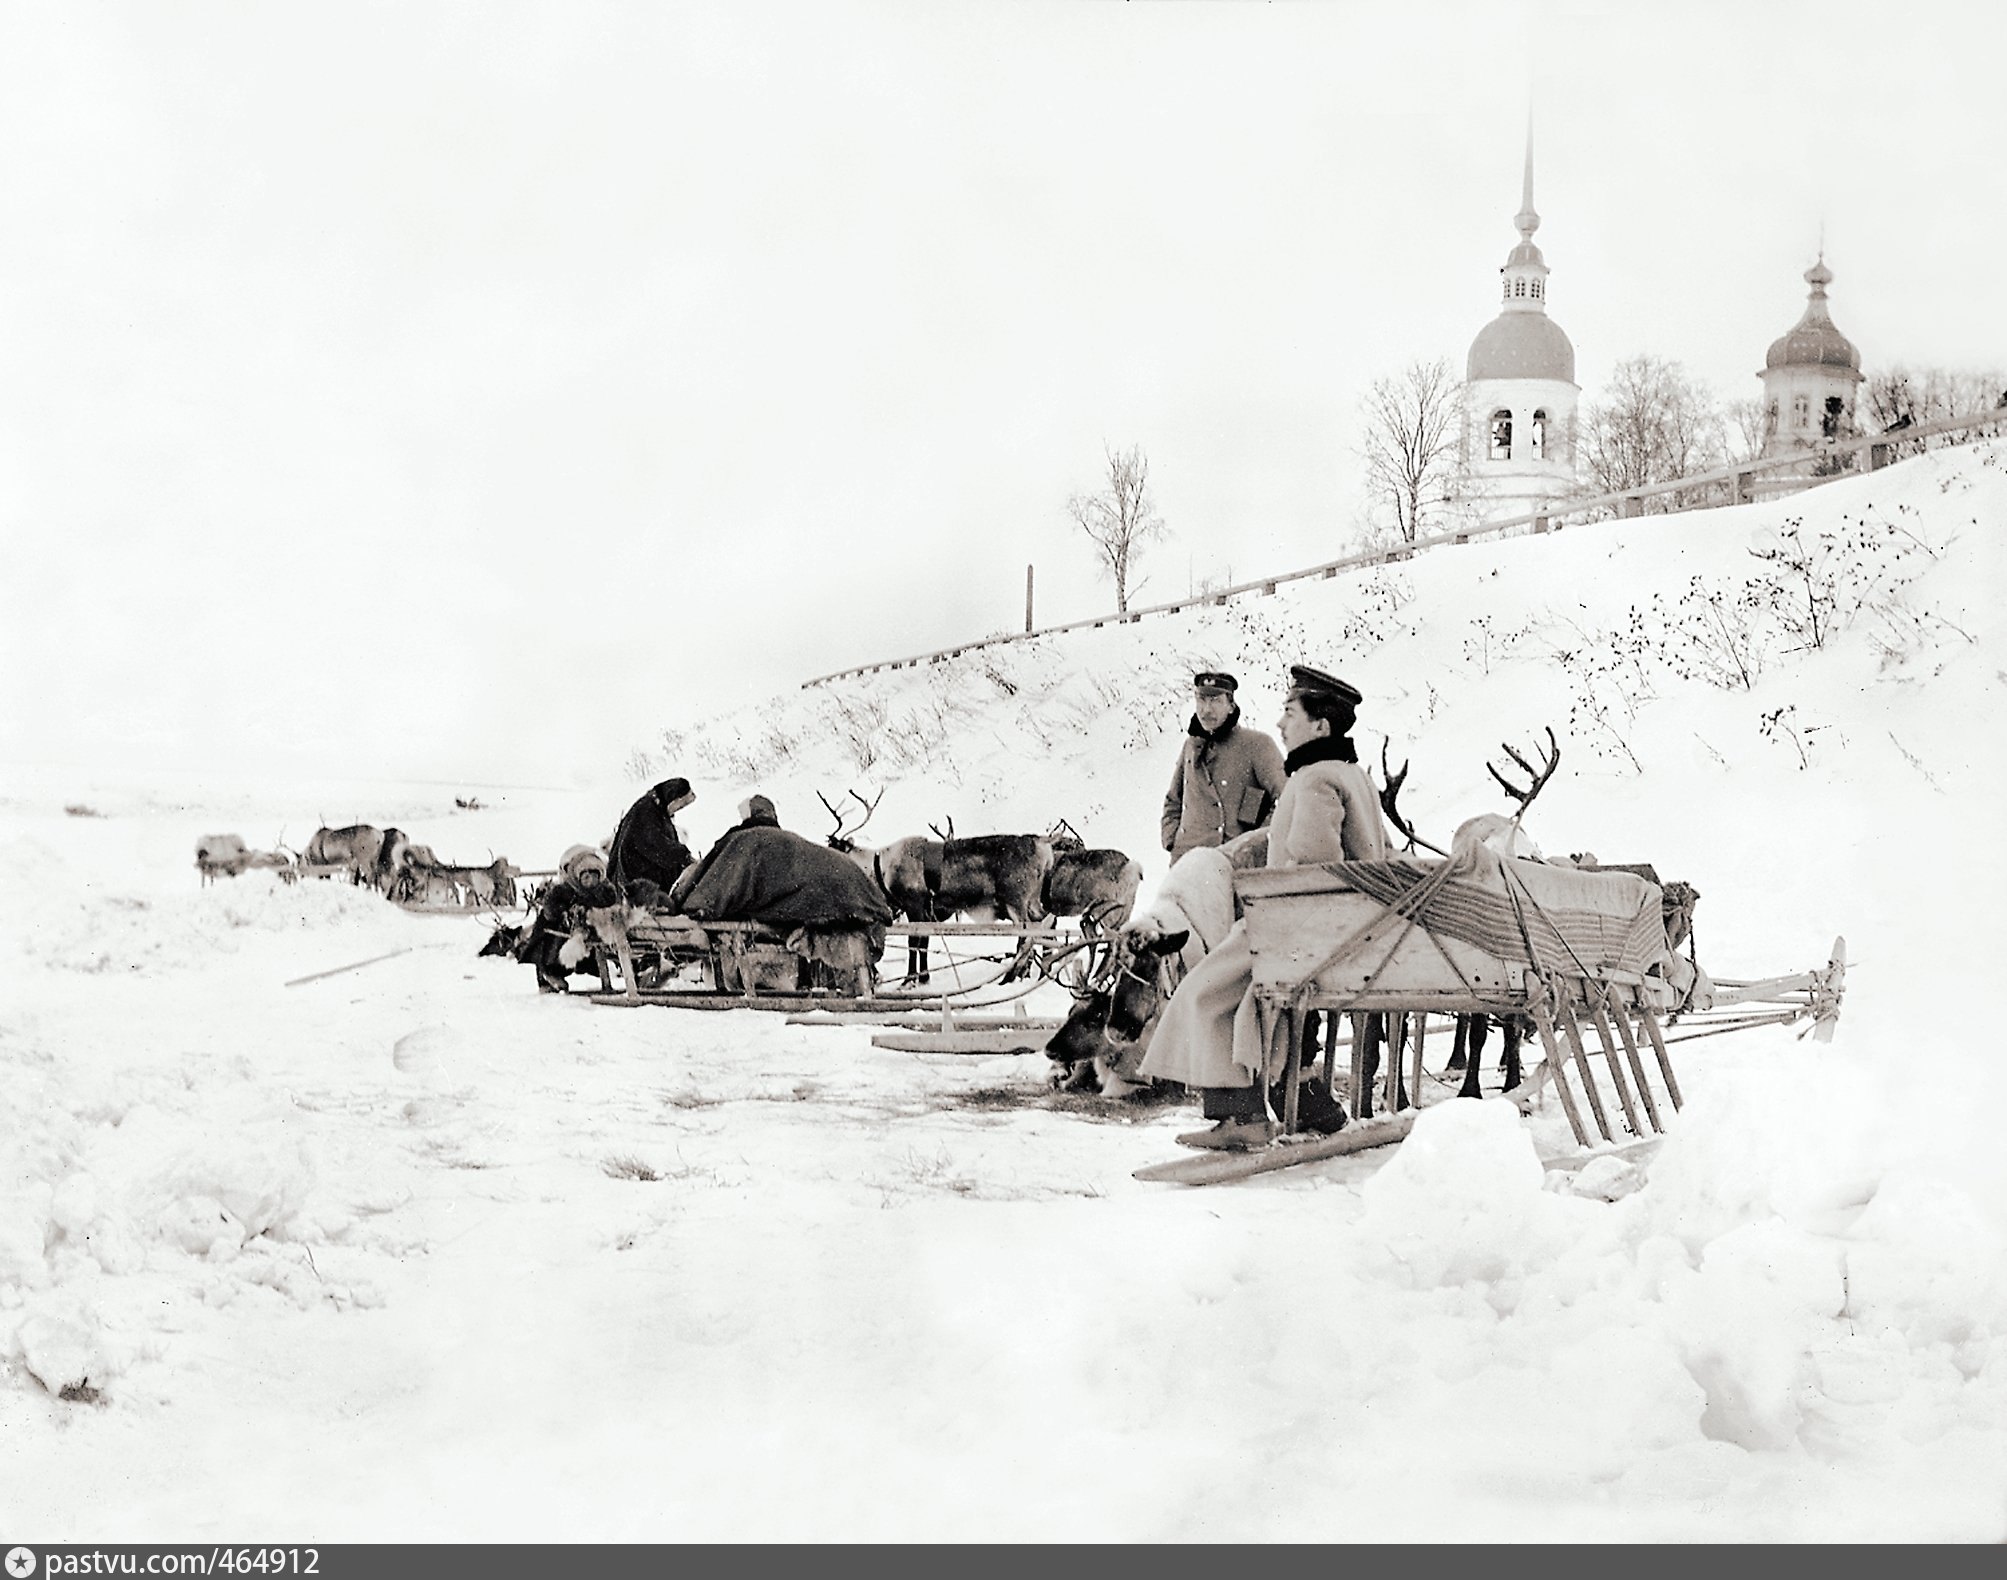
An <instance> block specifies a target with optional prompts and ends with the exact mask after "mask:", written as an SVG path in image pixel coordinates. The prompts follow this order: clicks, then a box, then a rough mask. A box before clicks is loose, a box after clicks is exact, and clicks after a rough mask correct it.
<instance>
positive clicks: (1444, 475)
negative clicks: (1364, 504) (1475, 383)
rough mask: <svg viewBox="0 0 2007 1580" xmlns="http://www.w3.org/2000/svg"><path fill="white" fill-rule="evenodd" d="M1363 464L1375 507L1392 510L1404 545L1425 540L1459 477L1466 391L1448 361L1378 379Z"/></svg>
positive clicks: (1370, 399) (1368, 407) (1368, 403)
mask: <svg viewBox="0 0 2007 1580" xmlns="http://www.w3.org/2000/svg"><path fill="white" fill-rule="evenodd" d="M1365 411H1366V427H1365V433H1364V436H1363V438H1362V440H1361V443H1360V451H1359V453H1360V457H1361V459H1362V460H1364V461H1365V463H1366V488H1367V496H1368V499H1369V501H1370V507H1369V508H1371V509H1373V510H1374V511H1376V512H1377V510H1378V508H1379V507H1380V506H1381V505H1385V506H1387V507H1388V508H1390V509H1391V510H1392V511H1393V514H1394V526H1395V528H1396V530H1398V531H1399V533H1400V536H1401V541H1402V542H1403V543H1412V542H1414V541H1415V539H1416V538H1417V537H1419V536H1420V535H1421V530H1422V523H1423V520H1424V519H1425V518H1426V516H1427V514H1428V512H1429V511H1430V510H1431V509H1432V508H1434V507H1436V506H1439V505H1445V504H1447V503H1448V502H1449V501H1450V499H1451V498H1452V497H1453V495H1454V493H1455V489H1456V484H1457V479H1458V473H1459V471H1460V470H1461V465H1460V462H1461V456H1462V438H1463V385H1462V383H1461V382H1460V381H1459V380H1458V379H1457V378H1456V377H1455V375H1454V374H1453V373H1452V372H1451V371H1450V365H1449V361H1448V359H1447V358H1444V357H1437V358H1436V359H1435V361H1433V362H1423V361H1420V360H1417V361H1414V362H1410V363H1409V364H1408V366H1407V368H1406V369H1405V370H1404V371H1403V372H1402V373H1401V374H1399V375H1398V376H1397V377H1394V378H1384V379H1375V380H1374V381H1373V387H1372V389H1371V390H1370V391H1369V392H1368V393H1367V395H1366V399H1365Z"/></svg>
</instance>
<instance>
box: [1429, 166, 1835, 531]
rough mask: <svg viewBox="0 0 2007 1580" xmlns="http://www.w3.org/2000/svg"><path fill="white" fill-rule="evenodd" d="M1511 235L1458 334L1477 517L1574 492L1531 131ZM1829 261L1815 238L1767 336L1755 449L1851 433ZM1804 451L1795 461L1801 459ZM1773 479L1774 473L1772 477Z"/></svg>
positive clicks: (1569, 390)
mask: <svg viewBox="0 0 2007 1580" xmlns="http://www.w3.org/2000/svg"><path fill="white" fill-rule="evenodd" d="M1513 224H1514V225H1516V226H1517V227H1518V229H1519V245H1518V246H1516V247H1514V248H1513V249H1512V251H1511V252H1509V253H1507V254H1506V258H1505V265H1504V267H1503V268H1501V269H1500V270H1499V275H1500V277H1501V279H1502V280H1503V282H1504V295H1503V298H1502V300H1501V302H1500V304H1499V312H1498V316H1497V317H1496V318H1494V319H1492V321H1491V322H1490V323H1488V324H1486V325H1485V326H1484V328H1483V329H1481V330H1479V331H1478V334H1477V338H1476V339H1475V340H1473V341H1472V342H1471V343H1470V353H1469V355H1468V357H1467V358H1466V360H1465V365H1464V380H1465V385H1464V394H1465V408H1464V433H1463V445H1464V450H1463V458H1464V463H1465V464H1464V475H1465V485H1464V486H1465V491H1466V499H1467V501H1468V502H1469V504H1470V505H1471V507H1472V508H1473V509H1474V511H1475V512H1476V514H1477V516H1478V517H1479V519H1482V520H1489V521H1496V520H1498V519H1500V518H1502V517H1509V516H1523V515H1532V514H1536V513H1538V512H1541V511H1543V510H1544V509H1547V508H1549V507H1552V508H1556V509H1558V508H1560V503H1561V501H1563V500H1565V499H1567V498H1569V497H1570V496H1571V495H1572V496H1577V497H1579V496H1580V494H1581V493H1582V491H1583V490H1582V488H1581V486H1580V484H1579V483H1578V481H1577V473H1576V461H1577V428H1576V405H1577V402H1578V400H1579V398H1580V396H1581V393H1582V392H1581V389H1580V387H1579V386H1578V385H1577V384H1576V382H1575V347H1574V345H1573V343H1572V342H1571V341H1570V340H1569V339H1568V336H1567V334H1566V333H1565V332H1564V331H1563V330H1562V328H1561V326H1560V325H1559V324H1557V323H1556V322H1555V321H1554V319H1553V316H1552V315H1551V314H1550V313H1549V312H1548V310H1547V309H1548V268H1547V260H1546V259H1545V258H1543V257H1542V256H1541V253H1540V249H1539V248H1538V247H1537V246H1535V245H1534V242H1533V233H1534V232H1535V231H1536V230H1538V229H1539V228H1540V215H1539V214H1538V213H1537V212H1536V211H1535V210H1534V207H1533V140H1532V137H1531V136H1530V135H1529V136H1528V138H1527V142H1526V174H1525V184H1524V187H1523V188H1522V190H1521V196H1520V204H1519V212H1518V213H1517V214H1516V215H1514V216H1513ZM1832 280H1833V272H1832V270H1830V269H1828V268H1827V267H1826V259H1825V254H1824V252H1823V250H1822V251H1821V253H1820V256H1819V260H1818V262H1817V263H1815V264H1814V265H1813V266H1812V267H1811V268H1810V269H1808V270H1806V271H1805V282H1806V284H1807V285H1809V286H1810V287H1811V292H1810V296H1809V298H1808V300H1807V301H1806V304H1805V310H1804V313H1803V314H1802V315H1801V316H1800V318H1799V320H1798V322H1797V323H1796V324H1795V325H1794V326H1792V328H1791V329H1790V331H1789V332H1787V333H1786V334H1784V335H1783V336H1781V337H1779V338H1778V339H1777V340H1776V341H1774V342H1773V343H1772V344H1771V346H1770V350H1769V354H1768V355H1767V356H1766V357H1765V359H1764V367H1763V371H1762V373H1761V374H1760V375H1759V376H1760V377H1761V378H1762V380H1763V416H1764V444H1763V451H1762V454H1763V456H1764V457H1765V458H1769V457H1773V456H1778V455H1785V454H1789V453H1791V452H1793V451H1801V450H1810V449H1812V448H1813V447H1814V446H1816V445H1818V444H1819V443H1820V441H1821V440H1824V439H1832V438H1843V437H1846V436H1849V435H1851V434H1854V433H1856V432H1857V431H1858V430H1857V428H1856V427H1855V418H1854V408H1855V397H1856V394H1857V392H1858V389H1859V386H1860V383H1861V354H1860V352H1859V351H1858V350H1857V349H1856V348H1855V346H1854V343H1853V342H1852V341H1850V340H1849V339H1847V337H1846V336H1845V335H1843V334H1841V333H1840V331H1839V329H1838V327H1837V326H1836V325H1835V324H1834V323H1833V319H1832V314H1831V312H1830V310H1829V309H1828V306H1827V301H1826V287H1827V286H1828V285H1830V284H1831V283H1832ZM1813 459H1814V458H1812V457H1810V456H1808V457H1807V466H1808V467H1810V466H1811V465H1812V462H1813ZM1780 481H1781V480H1780Z"/></svg>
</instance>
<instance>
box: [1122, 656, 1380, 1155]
mask: <svg viewBox="0 0 2007 1580" xmlns="http://www.w3.org/2000/svg"><path fill="white" fill-rule="evenodd" d="M1289 682H1290V684H1289V695H1288V698H1287V700H1286V701H1285V703H1284V704H1283V709H1282V718H1281V720H1280V721H1279V722H1278V724H1277V733H1278V734H1280V735H1281V737H1282V745H1283V749H1284V752H1285V753H1286V755H1285V756H1284V758H1283V770H1284V772H1285V773H1286V774H1287V775H1288V779H1287V781H1286V783H1285V784H1284V786H1283V791H1282V795H1281V797H1280V798H1279V799H1278V801H1277V802H1276V806H1275V815H1274V817H1273V819H1272V820H1271V822H1270V824H1269V829H1268V865H1269V866H1271V867H1289V866H1296V865H1299V864H1302V863H1305V862H1323V861H1384V860H1385V859H1386V857H1387V848H1388V841H1387V829H1386V824H1385V823H1384V822H1383V821H1382V820H1381V812H1380V798H1379V795H1378V793H1377V792H1376V791H1375V790H1374V788H1373V782H1372V780H1371V779H1369V778H1368V777H1367V776H1366V772H1365V770H1364V769H1362V768H1361V767H1360V766H1359V754H1358V752H1357V751H1356V750H1355V749H1354V748H1353V745H1352V736H1351V730H1352V724H1353V720H1354V718H1355V716H1356V712H1357V709H1358V706H1359V703H1360V701H1361V700H1362V698H1361V696H1360V693H1359V691H1358V690H1357V689H1356V688H1355V687H1352V686H1349V685H1347V684H1346V683H1345V682H1344V681H1342V680H1340V679H1338V678H1337V677H1336V676H1335V675H1327V674H1325V673H1324V672H1323V671H1322V670H1317V669H1310V668H1307V667H1305V666H1302V665H1292V666H1291V668H1290V671H1289ZM1253 974H1254V972H1253V956H1252V954H1251V952H1250V951H1249V948H1248V942H1247V927H1246V924H1245V923H1244V922H1235V923H1234V925H1233V928H1232V930H1231V931H1230V932H1229V933H1228V934H1227V935H1226V937H1225V938H1224V939H1223V940H1221V942H1220V945H1219V947H1218V948H1216V949H1214V950H1212V951H1211V952H1210V953H1208V954H1207V955H1206V957H1205V958H1204V959H1203V960H1202V961H1200V962H1199V963H1198V965H1197V966H1195V967H1194V968H1193V969H1192V971H1191V972H1190V974H1189V975H1187V976H1186V977H1185V979H1184V981H1182V982H1181V983H1179V984H1178V988H1177V991H1176V992H1174V993H1173V994H1172V995H1171V998H1170V1001H1169V1002H1168V1003H1167V1004H1166V1005H1165V1006H1164V1013H1163V1018H1162V1019H1161V1020H1160V1021H1159V1022H1158V1023H1157V1030H1156V1035H1155V1036H1154V1037H1153V1038H1152V1039H1151V1041H1150V1050H1149V1052H1148V1053H1147V1054H1145V1055H1144V1057H1143V1062H1142V1067H1141V1073H1142V1074H1143V1075H1144V1076H1146V1077H1150V1078H1153V1079H1156V1080H1160V1081H1178V1082H1182V1083H1183V1084H1184V1085H1186V1086H1189V1087H1197V1088H1198V1089H1199V1094H1200V1099H1201V1102H1202V1103H1203V1105H1204V1112H1205V1116H1206V1117H1207V1118H1208V1119H1211V1120H1214V1121H1216V1123H1215V1124H1214V1125H1213V1127H1212V1128H1211V1129H1210V1130H1200V1131H1193V1132H1191V1133H1189V1134H1186V1135H1181V1136H1179V1137H1178V1140H1179V1142H1181V1143H1182V1144H1183V1145H1185V1146H1189V1147H1203V1148H1215V1149H1219V1150H1224V1151H1244V1150H1246V1149H1248V1148H1250V1147H1256V1146H1263V1145H1266V1144H1267V1143H1268V1142H1269V1141H1270V1140H1272V1139H1273V1138H1274V1134H1275V1127H1274V1126H1273V1125H1272V1124H1271V1123H1270V1122H1269V1119H1268V1104H1269V1102H1270V1101H1276V1102H1277V1104H1278V1108H1279V1101H1280V1099H1281V1098H1282V1097H1284V1096H1285V1095H1286V1094H1284V1093H1282V1092H1281V1091H1280V1090H1279V1089H1278V1090H1276V1091H1273V1092H1271V1090H1270V1085H1271V1083H1273V1082H1278V1081H1279V1078H1280V1076H1281V1074H1282V1060H1281V1049H1280V1047H1279V1046H1277V1047H1274V1048H1264V1047H1263V1046H1262V1037H1261V1033H1260V1028H1259V1024H1258V1022H1257V1019H1256V1012H1255V1002H1254V997H1253V994H1252V993H1251V992H1250V991H1249V989H1250V985H1251V983H1252V981H1253ZM1271 1065H1272V1066H1273V1067H1271ZM1300 1096H1301V1106H1300V1108H1299V1118H1300V1120H1301V1122H1302V1124H1303V1126H1304V1128H1305V1129H1311V1130H1336V1129H1338V1128H1339V1127H1340V1126H1342V1125H1343V1124H1344V1123H1345V1112H1344V1109H1343V1108H1342V1107H1341V1106H1340V1105H1339V1104H1338V1101H1337V1099H1336V1097H1335V1096H1334V1095H1333V1094H1332V1093H1330V1092H1329V1091H1328V1090H1324V1089H1323V1088H1322V1087H1321V1085H1320V1084H1319V1083H1315V1082H1306V1083H1305V1084H1304V1086H1303V1088H1302V1091H1301V1094H1300Z"/></svg>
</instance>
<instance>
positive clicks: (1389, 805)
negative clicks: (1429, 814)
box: [1367, 725, 1561, 1101]
mask: <svg viewBox="0 0 2007 1580" xmlns="http://www.w3.org/2000/svg"><path fill="white" fill-rule="evenodd" d="M1502 749H1503V750H1504V752H1505V754H1506V756H1508V757H1510V758H1511V759H1512V760H1513V762H1515V763H1517V764H1518V765H1519V767H1520V769H1521V770H1522V771H1523V772H1524V773H1525V774H1526V779H1527V782H1526V784H1525V785H1524V786H1523V787H1521V786H1519V785H1515V784H1514V783H1513V782H1512V781H1511V780H1509V779H1507V778H1506V777H1505V775H1504V774H1503V773H1502V772H1501V771H1500V770H1499V768H1498V766H1497V765H1496V764H1495V763H1492V762H1489V761H1487V762H1486V763H1485V765H1484V766H1485V768H1486V770H1487V771H1488V772H1489V773H1490V774H1491V777H1492V778H1493V779H1496V780H1497V781H1498V784H1499V788H1500V789H1502V790H1504V792H1505V793H1506V795H1507V796H1509V797H1510V798H1511V799H1512V800H1514V801H1516V802H1517V803H1518V804H1519V810H1518V811H1517V812H1515V813H1513V814H1512V816H1511V817H1510V818H1506V817H1501V816H1499V815H1498V814H1497V813H1495V812H1487V813H1483V814H1481V815H1479V816H1477V817H1472V818H1466V819H1465V820H1464V821H1463V822H1461V823H1459V824H1458V825H1457V828H1456V832H1455V833H1454V834H1453V835H1451V837H1450V849H1449V850H1447V851H1445V850H1444V849H1443V848H1442V847H1441V846H1439V845H1432V844H1430V843H1429V841H1427V840H1425V839H1423V838H1422V837H1421V836H1420V835H1419V834H1417V833H1416V832H1415V830H1414V825H1413V824H1411V823H1409V822H1408V820H1407V819H1406V818H1404V817H1403V816H1402V815H1401V812H1400V808H1399V807H1398V806H1397V805H1396V802H1397V800H1398V798H1399V796H1400V793H1401V786H1402V785H1403V784H1404V783H1406V782H1407V777H1408V765H1407V763H1406V762H1405V761H1404V762H1403V763H1402V764H1401V766H1400V769H1399V770H1398V771H1396V770H1395V769H1394V768H1392V766H1391V765H1390V764H1389V763H1388V761H1387V743H1386V742H1385V741H1382V742H1381V743H1380V772H1381V776H1382V777H1383V778H1384V779H1385V781H1386V784H1385V788H1383V789H1382V790H1381V791H1380V810H1381V811H1383V812H1385V813H1386V814H1387V821H1388V822H1390V823H1392V824H1393V825H1394V827H1395V828H1397V829H1399V830H1400V831H1401V834H1402V836H1403V837H1404V838H1405V839H1406V840H1407V842H1408V849H1410V850H1413V849H1414V848H1415V847H1416V846H1417V845H1420V846H1421V847H1423V848H1424V849H1426V850H1431V851H1434V852H1435V853H1436V854H1437V855H1438V856H1445V857H1454V856H1461V855H1463V854H1464V853H1466V852H1467V851H1469V850H1471V849H1473V848H1476V847H1478V846H1482V847H1484V848H1485V849H1487V850H1490V851H1492V852H1493V853H1494V854H1496V855H1499V856H1508V857H1517V858H1520V859H1523V860H1528V861H1538V860H1540V859H1541V857H1540V849H1539V847H1538V846H1536V845H1535V844H1534V843H1533V841H1532V840H1531V839H1530V838H1528V837H1527V835H1526V832H1525V830H1524V829H1523V828H1521V827H1520V823H1521V820H1522V819H1523V818H1524V817H1525V816H1526V809H1527V808H1528V807H1530V806H1531V805H1532V804H1533V798H1534V797H1535V796H1537V795H1539V794H1540V792H1541V790H1542V789H1544V788H1545V787H1546V784H1547V781H1548V780H1550V779H1552V778H1553V777H1554V770H1555V769H1557V768H1559V767H1560V766H1561V747H1560V743H1559V742H1557V741H1556V740H1555V739H1554V729H1553V726H1552V725H1549V726H1548V728H1547V751H1546V753H1545V755H1544V757H1543V759H1542V761H1541V764H1540V766H1539V767H1537V768H1536V767H1535V766H1534V765H1533V764H1532V763H1530V762H1528V761H1527V760H1526V759H1525V758H1524V757H1522V756H1521V755H1520V754H1519V753H1518V752H1517V751H1515V750H1514V749H1513V748H1512V746H1511V745H1509V744H1505V745H1503V748H1502ZM1494 1021H1496V1022H1497V1024H1498V1027H1499V1030H1500V1032H1501V1033H1502V1034H1503V1035H1504V1038H1505V1045H1504V1048H1503V1050H1502V1051H1501V1053H1500V1056H1499V1063H1500V1068H1501V1069H1502V1070H1503V1071H1504V1075H1505V1086H1504V1088H1503V1089H1504V1090H1505V1091H1508V1092H1510V1091H1512V1090H1513V1089H1514V1088H1516V1087H1517V1086H1518V1085H1519V1083H1520V1078H1521V1071H1520V1062H1519V1049H1520V1044H1521V1042H1522V1041H1523V1039H1524V1038H1525V1036H1526V1034H1527V1033H1528V1032H1529V1031H1530V1030H1531V1029H1532V1025H1531V1022H1529V1021H1528V1020H1527V1018H1526V1017H1525V1016H1524V1015H1500V1016H1492V1015H1487V1014H1483V1013H1473V1014H1468V1015H1459V1016H1457V1018H1456V1039H1455V1041H1454V1042H1453V1043H1452V1044H1451V1046H1450V1056H1449V1063H1448V1064H1447V1065H1446V1066H1445V1068H1446V1069H1450V1070H1462V1071H1463V1073H1464V1074H1463V1084H1462V1085H1461V1086H1460V1087H1458V1089H1457V1096H1459V1097H1477V1096H1480V1095H1482V1094H1481V1093H1480V1091H1479V1088H1478V1071H1479V1067H1480V1065H1481V1064H1482V1061H1483V1054H1484V1044H1485V1040H1486V1038H1487V1037H1488V1036H1489V1035H1490V1031H1491V1026H1492V1024H1493V1022H1494ZM1368 1062H1369V1064H1370V1065H1371V1066H1377V1065H1378V1063H1379V1050H1378V1048H1377V1047H1375V1048H1374V1049H1373V1050H1372V1052H1371V1053H1370V1054H1369V1056H1368ZM1371 1083H1372V1077H1371V1075H1368V1076H1367V1085H1368V1087H1369V1089H1370V1087H1371ZM1369 1101H1370V1099H1369Z"/></svg>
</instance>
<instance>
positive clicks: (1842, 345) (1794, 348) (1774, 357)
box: [1763, 256, 1861, 377]
mask: <svg viewBox="0 0 2007 1580" xmlns="http://www.w3.org/2000/svg"><path fill="white" fill-rule="evenodd" d="M1832 279H1833V271H1832V270H1831V269H1829V268H1827V267H1826V260H1825V258H1824V257H1823V256H1822V257H1821V258H1820V259H1819V261H1818V262H1817V263H1815V264H1813V265H1812V267H1811V268H1809V269H1807V270H1806V271H1805V281H1806V283H1807V284H1808V285H1810V286H1811V287H1812V290H1811V294H1810V296H1809V297H1808V299H1807V300H1806V303H1805V311H1804V313H1803V315H1802V316H1800V318H1799V319H1798V322H1797V323H1796V324H1794V325H1793V326H1792V328H1791V332H1790V333H1789V334H1787V335H1783V336H1780V337H1779V338H1778V339H1776V340H1773V341H1771V342H1770V352H1769V355H1767V356H1766V357H1764V359H1763V365H1764V367H1766V368H1810V367H1825V368H1846V369H1848V370H1849V371H1851V372H1852V373H1853V374H1854V375H1855V376H1856V377H1859V376H1860V371H1861V354H1860V352H1859V351H1857V350H1856V349H1855V348H1854V343H1853V342H1852V341H1851V340H1849V339H1848V338H1847V337H1846V336H1845V335H1843V334H1841V333H1840V331H1839V330H1838V329H1837V328H1835V327H1834V324H1833V318H1832V314H1831V313H1829V312H1828V311H1827V309H1826V287H1827V286H1828V285H1830V284H1831V283H1832Z"/></svg>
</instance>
